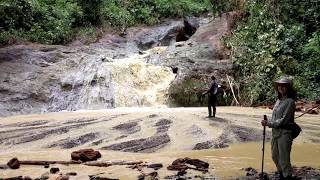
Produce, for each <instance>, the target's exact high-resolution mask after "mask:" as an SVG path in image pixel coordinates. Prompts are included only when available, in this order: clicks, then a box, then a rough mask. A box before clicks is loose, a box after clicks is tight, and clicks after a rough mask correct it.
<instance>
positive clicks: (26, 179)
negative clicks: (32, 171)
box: [23, 176, 32, 180]
mask: <svg viewBox="0 0 320 180" xmlns="http://www.w3.org/2000/svg"><path fill="white" fill-rule="evenodd" d="M23 180H32V178H31V177H29V176H25V177H24V178H23Z"/></svg>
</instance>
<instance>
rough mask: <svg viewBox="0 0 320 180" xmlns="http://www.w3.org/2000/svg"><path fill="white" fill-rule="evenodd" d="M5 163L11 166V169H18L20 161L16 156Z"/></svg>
mask: <svg viewBox="0 0 320 180" xmlns="http://www.w3.org/2000/svg"><path fill="white" fill-rule="evenodd" d="M7 165H8V166H9V167H10V168H11V169H19V167H20V162H19V160H18V159H17V158H12V159H11V160H10V161H9V162H8V163H7Z"/></svg>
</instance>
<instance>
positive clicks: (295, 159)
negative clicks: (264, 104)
mask: <svg viewBox="0 0 320 180" xmlns="http://www.w3.org/2000/svg"><path fill="white" fill-rule="evenodd" d="M101 152H102V155H103V159H104V160H128V161H129V160H142V161H147V162H150V163H163V164H164V166H165V167H166V166H168V165H169V164H170V163H171V162H172V161H173V160H175V159H176V158H184V157H190V158H198V159H201V160H204V161H207V162H208V163H209V164H210V169H209V172H210V174H215V175H217V176H218V177H219V178H221V179H229V178H231V179H232V177H235V176H242V175H244V171H242V170H241V169H242V168H246V167H253V168H255V169H257V170H259V171H260V170H261V155H262V151H261V143H245V144H234V145H232V146H230V147H229V148H225V149H215V150H200V151H176V152H163V153H152V154H141V153H124V152H113V151H101ZM70 153H71V151H70V150H46V151H32V152H26V151H16V152H10V153H3V154H1V155H0V163H5V162H7V161H8V160H9V159H10V158H12V157H19V159H20V160H31V159H32V160H57V158H58V159H60V160H69V158H70V157H69V156H70ZM319 154H320V145H319V144H294V146H293V150H292V155H291V157H292V164H293V165H295V166H312V167H315V168H320V156H319ZM54 167H59V168H60V170H61V171H62V172H65V173H66V172H77V173H78V176H77V177H76V179H87V177H88V176H87V175H88V174H91V175H94V174H99V173H104V174H102V176H106V177H109V178H120V179H136V178H137V176H138V175H139V174H140V173H139V172H138V171H136V170H131V169H129V168H126V167H125V166H111V167H105V168H101V167H88V166H83V165H70V166H64V165H54ZM264 167H265V170H266V171H273V170H275V166H274V164H273V162H272V160H271V154H270V143H267V144H266V151H265V165H264ZM47 171H48V169H45V168H43V167H41V166H22V167H21V168H20V169H18V170H0V177H13V176H18V175H24V176H26V175H28V176H31V177H33V178H35V177H39V176H40V175H41V174H44V173H45V172H47ZM144 171H145V172H151V170H150V169H149V170H148V169H144ZM158 172H159V175H160V177H164V176H166V175H171V174H172V175H173V174H174V173H175V172H173V171H171V172H170V171H167V170H166V168H162V169H160V170H159V171H158ZM190 173H191V174H197V172H190ZM198 174H199V173H198Z"/></svg>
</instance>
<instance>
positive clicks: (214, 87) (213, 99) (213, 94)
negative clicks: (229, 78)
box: [203, 76, 218, 118]
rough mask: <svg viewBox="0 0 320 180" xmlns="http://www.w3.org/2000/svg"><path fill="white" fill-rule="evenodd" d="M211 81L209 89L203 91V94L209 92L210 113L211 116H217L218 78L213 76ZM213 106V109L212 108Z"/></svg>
mask: <svg viewBox="0 0 320 180" xmlns="http://www.w3.org/2000/svg"><path fill="white" fill-rule="evenodd" d="M211 80H212V81H211V83H210V86H209V89H208V90H207V91H206V92H204V93H203V95H206V94H208V113H209V116H208V117H209V118H211V117H215V116H216V104H217V94H218V84H217V82H216V78H215V77H214V76H211ZM211 108H212V109H211Z"/></svg>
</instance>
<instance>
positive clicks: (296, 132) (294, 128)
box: [291, 122, 302, 139]
mask: <svg viewBox="0 0 320 180" xmlns="http://www.w3.org/2000/svg"><path fill="white" fill-rule="evenodd" d="M291 131H292V138H293V139H295V138H296V137H298V136H299V134H300V132H301V131H302V129H301V127H300V126H299V125H298V124H297V123H295V122H294V123H293V124H291Z"/></svg>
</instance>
